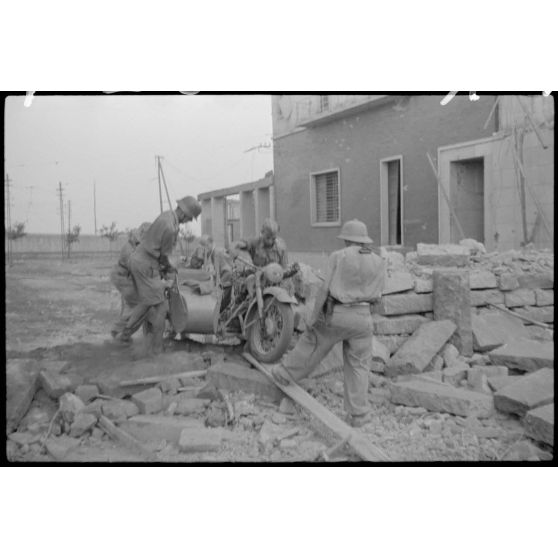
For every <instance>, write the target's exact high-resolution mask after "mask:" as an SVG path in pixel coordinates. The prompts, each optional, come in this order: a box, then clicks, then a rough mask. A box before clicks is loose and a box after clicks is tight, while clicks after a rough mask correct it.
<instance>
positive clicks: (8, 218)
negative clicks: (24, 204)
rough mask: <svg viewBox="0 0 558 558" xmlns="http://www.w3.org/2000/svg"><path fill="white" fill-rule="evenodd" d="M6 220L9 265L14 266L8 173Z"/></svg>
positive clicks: (7, 178) (7, 177) (8, 179)
mask: <svg viewBox="0 0 558 558" xmlns="http://www.w3.org/2000/svg"><path fill="white" fill-rule="evenodd" d="M6 202H7V203H6V210H7V211H6V218H7V221H8V223H7V225H8V227H7V235H8V265H10V266H11V265H12V239H11V238H10V234H11V232H12V213H11V207H10V205H11V200H10V177H9V176H8V173H6Z"/></svg>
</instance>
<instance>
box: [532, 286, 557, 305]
mask: <svg viewBox="0 0 558 558" xmlns="http://www.w3.org/2000/svg"><path fill="white" fill-rule="evenodd" d="M535 304H536V305H537V306H554V290H552V289H537V290H536V291H535Z"/></svg>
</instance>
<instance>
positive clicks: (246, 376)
mask: <svg viewBox="0 0 558 558" xmlns="http://www.w3.org/2000/svg"><path fill="white" fill-rule="evenodd" d="M206 377H207V381H208V383H209V384H210V385H213V386H214V387H216V388H221V389H225V390H229V391H244V392H246V393H254V394H256V395H261V396H264V397H268V398H270V399H273V400H275V401H280V400H281V398H282V392H281V390H280V389H279V388H278V387H276V386H275V384H274V383H273V382H271V380H268V379H267V378H266V377H265V376H264V375H263V374H262V373H261V372H259V371H257V370H255V369H254V368H249V367H248V366H241V365H239V364H236V363H233V362H227V361H224V362H220V363H218V364H216V365H214V366H211V367H210V368H209V369H208V370H207V376H206Z"/></svg>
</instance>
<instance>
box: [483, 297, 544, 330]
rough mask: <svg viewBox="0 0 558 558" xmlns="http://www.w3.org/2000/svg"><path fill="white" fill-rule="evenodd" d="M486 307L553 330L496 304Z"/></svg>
mask: <svg viewBox="0 0 558 558" xmlns="http://www.w3.org/2000/svg"><path fill="white" fill-rule="evenodd" d="M488 306H492V308H496V310H500V311H501V312H505V313H506V314H510V315H511V316H515V317H516V318H520V319H521V320H523V321H524V322H527V323H530V324H533V325H536V326H539V327H544V328H545V329H554V327H553V326H551V325H549V324H544V323H543V322H537V321H536V320H531V318H527V317H526V316H522V315H521V314H517V313H516V312H513V311H512V310H509V309H508V308H503V307H502V306H497V305H496V304H490V303H489V304H488Z"/></svg>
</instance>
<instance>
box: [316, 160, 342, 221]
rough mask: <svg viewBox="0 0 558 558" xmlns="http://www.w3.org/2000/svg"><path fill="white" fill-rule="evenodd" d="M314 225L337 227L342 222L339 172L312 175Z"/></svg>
mask: <svg viewBox="0 0 558 558" xmlns="http://www.w3.org/2000/svg"><path fill="white" fill-rule="evenodd" d="M310 194H311V204H312V225H318V226H335V225H339V224H340V221H341V204H340V196H339V171H338V170H333V171H327V172H321V173H315V174H312V175H311V192H310Z"/></svg>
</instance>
